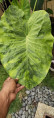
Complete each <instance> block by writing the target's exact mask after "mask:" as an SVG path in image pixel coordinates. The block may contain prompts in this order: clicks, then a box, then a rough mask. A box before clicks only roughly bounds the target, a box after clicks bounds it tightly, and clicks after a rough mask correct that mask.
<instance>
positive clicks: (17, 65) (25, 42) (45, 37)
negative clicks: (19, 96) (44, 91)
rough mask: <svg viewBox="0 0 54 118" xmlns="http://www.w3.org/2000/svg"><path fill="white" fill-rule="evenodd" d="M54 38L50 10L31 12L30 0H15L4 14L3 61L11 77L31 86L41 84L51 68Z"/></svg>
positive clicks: (0, 49) (1, 30) (1, 29)
mask: <svg viewBox="0 0 54 118" xmlns="http://www.w3.org/2000/svg"><path fill="white" fill-rule="evenodd" d="M35 4H36V3H35ZM34 10H35V9H34ZM53 40H54V38H53V36H52V34H51V23H50V18H49V15H48V13H46V11H44V10H40V11H35V12H33V13H32V14H31V13H30V5H29V1H28V0H21V2H20V3H19V2H18V5H16V4H15V1H13V2H12V3H11V5H10V6H9V8H8V9H7V10H6V11H5V12H4V14H3V16H2V17H1V21H0V55H1V62H2V64H3V66H4V68H5V70H6V71H7V73H8V74H9V76H10V77H12V78H14V79H15V78H19V83H20V84H22V85H24V86H26V87H27V88H29V89H31V88H33V87H34V86H36V85H38V84H40V83H41V81H42V80H43V79H44V78H45V76H46V74H47V72H48V70H49V68H50V64H51V59H52V47H53ZM46 44H47V45H46Z"/></svg>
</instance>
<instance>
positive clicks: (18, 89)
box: [15, 86, 24, 94]
mask: <svg viewBox="0 0 54 118" xmlns="http://www.w3.org/2000/svg"><path fill="white" fill-rule="evenodd" d="M23 88H24V86H20V87H19V88H17V89H16V91H15V93H16V94H17V93H18V92H19V91H21V90H22V89H23Z"/></svg>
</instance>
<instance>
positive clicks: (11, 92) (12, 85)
mask: <svg viewBox="0 0 54 118" xmlns="http://www.w3.org/2000/svg"><path fill="white" fill-rule="evenodd" d="M17 82H18V80H17V79H15V80H14V79H11V78H10V77H8V78H7V80H5V82H4V84H3V87H2V90H1V91H2V92H3V94H4V96H6V97H7V98H8V101H9V103H11V102H12V101H13V100H14V99H15V98H16V95H17V93H18V92H19V91H20V90H22V89H23V88H24V86H21V85H20V84H17Z"/></svg>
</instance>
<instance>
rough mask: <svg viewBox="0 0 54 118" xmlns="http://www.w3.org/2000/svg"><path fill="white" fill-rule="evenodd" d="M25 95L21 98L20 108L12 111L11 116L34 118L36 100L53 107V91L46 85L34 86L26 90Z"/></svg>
mask: <svg viewBox="0 0 54 118" xmlns="http://www.w3.org/2000/svg"><path fill="white" fill-rule="evenodd" d="M26 94H27V96H26V97H25V98H23V100H22V108H21V109H20V111H19V112H16V113H13V114H12V118H34V116H35V113H36V109H37V105H38V102H41V103H45V104H46V105H49V106H52V107H54V92H53V91H51V90H50V89H48V88H47V87H40V86H37V87H34V88H33V89H32V90H26Z"/></svg>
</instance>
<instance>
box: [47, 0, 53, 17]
mask: <svg viewBox="0 0 54 118" xmlns="http://www.w3.org/2000/svg"><path fill="white" fill-rule="evenodd" d="M49 1H52V0H46V11H47V12H48V13H49V15H51V14H53V10H52V9H50V8H47V3H48V2H49Z"/></svg>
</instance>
